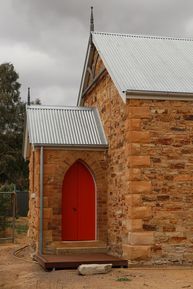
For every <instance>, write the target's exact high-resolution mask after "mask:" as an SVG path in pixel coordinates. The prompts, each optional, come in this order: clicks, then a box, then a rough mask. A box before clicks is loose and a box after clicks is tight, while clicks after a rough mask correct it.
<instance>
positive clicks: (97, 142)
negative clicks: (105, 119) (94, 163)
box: [27, 105, 107, 147]
mask: <svg viewBox="0 0 193 289" xmlns="http://www.w3.org/2000/svg"><path fill="white" fill-rule="evenodd" d="M27 129H28V133H29V143H31V144H34V145H59V146H88V147H89V146H92V147H93V146H94V147H100V146H107V140H106V137H105V134H104V131H103V127H102V123H101V121H100V117H99V114H98V111H97V109H96V108H86V107H57V106H41V105H36V106H27Z"/></svg>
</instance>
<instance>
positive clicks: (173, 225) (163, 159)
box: [84, 73, 193, 263]
mask: <svg viewBox="0 0 193 289" xmlns="http://www.w3.org/2000/svg"><path fill="white" fill-rule="evenodd" d="M84 105H85V106H96V107H98V110H99V113H100V116H101V119H102V122H103V125H104V129H105V132H106V136H107V138H108V142H109V150H108V168H107V180H108V184H107V186H108V241H109V245H110V248H111V251H112V253H113V254H118V255H121V254H123V255H124V256H127V257H128V259H130V260H138V261H139V260H151V263H165V262H171V263H183V262H184V263H188V262H192V259H193V209H192V205H193V193H192V191H193V189H192V188H193V157H192V152H193V141H192V139H193V103H192V102H187V101H176V100H171V101H167V100H165V101H159V100H128V101H127V103H126V104H125V103H124V102H123V101H122V99H121V97H120V96H119V93H118V91H117V89H116V88H115V86H114V84H113V82H112V80H111V78H110V77H109V75H108V74H107V73H106V74H105V75H104V76H103V78H102V80H100V81H99V82H98V83H95V84H94V85H93V87H92V89H91V90H90V91H89V92H88V93H87V95H86V96H85V98H84Z"/></svg>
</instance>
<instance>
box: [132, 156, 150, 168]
mask: <svg viewBox="0 0 193 289" xmlns="http://www.w3.org/2000/svg"><path fill="white" fill-rule="evenodd" d="M128 161H129V165H130V167H133V168H138V167H139V168H140V167H149V166H150V156H129V157H128Z"/></svg>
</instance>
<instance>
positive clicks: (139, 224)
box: [127, 219, 143, 232]
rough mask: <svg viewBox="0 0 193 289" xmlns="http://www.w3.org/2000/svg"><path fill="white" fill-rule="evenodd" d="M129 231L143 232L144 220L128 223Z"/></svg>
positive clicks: (134, 220)
mask: <svg viewBox="0 0 193 289" xmlns="http://www.w3.org/2000/svg"><path fill="white" fill-rule="evenodd" d="M127 229H128V231H135V232H136V231H142V229H143V220H142V219H129V220H128V221H127Z"/></svg>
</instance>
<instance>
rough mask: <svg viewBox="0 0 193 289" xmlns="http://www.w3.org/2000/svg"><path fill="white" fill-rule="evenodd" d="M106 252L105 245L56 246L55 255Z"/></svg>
mask: <svg viewBox="0 0 193 289" xmlns="http://www.w3.org/2000/svg"><path fill="white" fill-rule="evenodd" d="M96 253H107V247H106V246H105V247H63V248H56V255H73V254H96Z"/></svg>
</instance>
